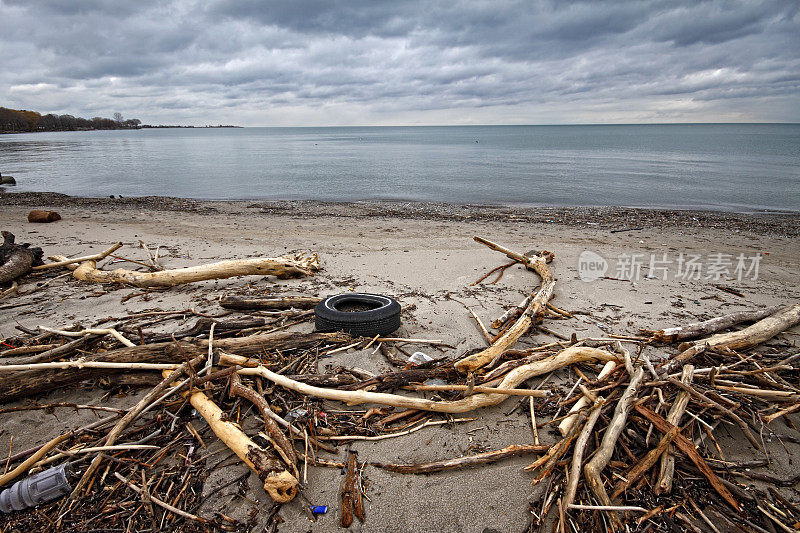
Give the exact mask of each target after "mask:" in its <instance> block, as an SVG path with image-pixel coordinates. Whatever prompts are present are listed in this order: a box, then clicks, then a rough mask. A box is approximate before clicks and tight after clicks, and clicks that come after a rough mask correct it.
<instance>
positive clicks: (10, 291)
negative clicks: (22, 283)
mask: <svg viewBox="0 0 800 533" xmlns="http://www.w3.org/2000/svg"><path fill="white" fill-rule="evenodd" d="M17 289H19V283H17V281H16V280H14V281H12V282H11V287H9V288H8V289H6V290H4V291H3V292H0V300H2V299H3V298H5V297H6V296H11V295H12V294H14V293H15V292H17Z"/></svg>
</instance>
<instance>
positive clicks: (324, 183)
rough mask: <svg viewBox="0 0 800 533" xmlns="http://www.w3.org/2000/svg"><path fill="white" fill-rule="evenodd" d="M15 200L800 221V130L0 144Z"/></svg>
mask: <svg viewBox="0 0 800 533" xmlns="http://www.w3.org/2000/svg"><path fill="white" fill-rule="evenodd" d="M0 172H3V173H4V174H11V175H13V176H15V177H16V178H17V182H18V183H19V185H18V186H17V187H16V188H14V190H18V191H54V192H61V193H65V194H70V195H77V196H106V195H111V194H115V195H123V196H144V195H164V196H181V197H189V198H202V199H313V200H334V201H355V200H366V199H393V200H420V201H437V202H452V203H473V204H476V203H479V204H513V205H540V204H549V205H617V206H635V207H675V208H707V209H718V210H737V211H752V210H791V211H800V125H798V124H774V125H764V124H734V125H638V126H629V125H614V126H465V127H371V128H368V127H353V128H243V129H162V130H138V131H95V132H57V133H37V134H24V135H0Z"/></svg>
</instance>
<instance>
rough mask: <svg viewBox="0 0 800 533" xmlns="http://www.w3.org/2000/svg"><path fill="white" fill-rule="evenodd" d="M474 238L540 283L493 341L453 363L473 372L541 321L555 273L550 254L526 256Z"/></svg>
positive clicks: (463, 371)
mask: <svg viewBox="0 0 800 533" xmlns="http://www.w3.org/2000/svg"><path fill="white" fill-rule="evenodd" d="M474 239H475V241H477V242H479V243H481V244H485V245H486V246H488V247H489V248H491V249H492V250H497V251H498V252H501V253H503V254H505V255H506V256H507V257H509V258H511V259H515V260H517V261H519V262H520V263H522V264H523V265H525V267H526V268H528V269H530V270H533V271H535V272H536V273H537V274H539V276H540V277H541V278H542V283H541V285H540V286H539V290H538V291H537V292H536V294H535V295H534V296H533V298H531V301H530V302H529V303H528V306H527V307H526V308H525V311H523V313H522V315H521V316H520V317H519V318H518V319H517V321H516V322H514V325H512V326H511V327H510V328H508V330H506V332H505V333H503V335H502V336H501V337H500V338H499V339H497V341H495V342H494V343H493V344H492V345H491V346H489V347H488V348H486V349H485V350H482V351H480V352H478V353H476V354H473V355H470V356H468V357H465V358H463V359H461V360H460V361H458V362H456V364H455V367H456V370H458V371H459V372H462V373H468V372H474V371H475V370H477V369H479V368H481V367H482V366H484V365H487V364H488V363H490V362H492V361H494V360H495V358H496V357H498V356H499V355H501V354H502V353H503V352H504V351H506V350H508V349H509V348H511V347H512V346H513V345H514V343H516V342H517V340H519V338H520V337H522V336H523V335H525V334H526V333H527V332H528V330H529V329H530V328H531V326H532V325H533V324H537V323H539V322H541V320H542V317H544V314H545V312H546V311H547V302H549V301H550V298H552V297H553V289H554V288H555V284H556V278H555V275H554V274H553V272H552V271H551V270H550V268H549V267H548V266H547V263H548V262H550V261H552V259H553V254H551V253H543V254H542V255H539V256H535V257H533V258H530V257H526V256H524V255H522V254H519V253H517V252H514V251H512V250H509V249H508V248H505V247H503V246H500V245H499V244H496V243H493V242H491V241H488V240H486V239H483V238H481V237H474Z"/></svg>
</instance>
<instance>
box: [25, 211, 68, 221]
mask: <svg viewBox="0 0 800 533" xmlns="http://www.w3.org/2000/svg"><path fill="white" fill-rule="evenodd" d="M57 220H61V215H59V214H58V213H56V212H55V211H43V210H41V209H33V210H31V212H30V213H28V222H43V223H47V222H55V221H57Z"/></svg>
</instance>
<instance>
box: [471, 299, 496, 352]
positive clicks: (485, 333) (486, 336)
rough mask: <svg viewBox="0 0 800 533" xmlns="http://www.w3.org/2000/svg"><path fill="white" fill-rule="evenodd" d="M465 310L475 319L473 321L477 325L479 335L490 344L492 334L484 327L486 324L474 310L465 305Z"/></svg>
mask: <svg viewBox="0 0 800 533" xmlns="http://www.w3.org/2000/svg"><path fill="white" fill-rule="evenodd" d="M467 311H469V313H470V314H471V315H472V318H474V319H475V323H476V324H477V325H478V329H479V330H480V331H481V335H483V338H484V339H486V342H487V343H488V344H490V345H491V344H492V336H491V335H490V334H489V330H487V329H486V326H485V325H484V324H483V321H482V320H481V317H479V316H478V315H476V314H475V311H473V310H472V309H470V308H469V307H467Z"/></svg>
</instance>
